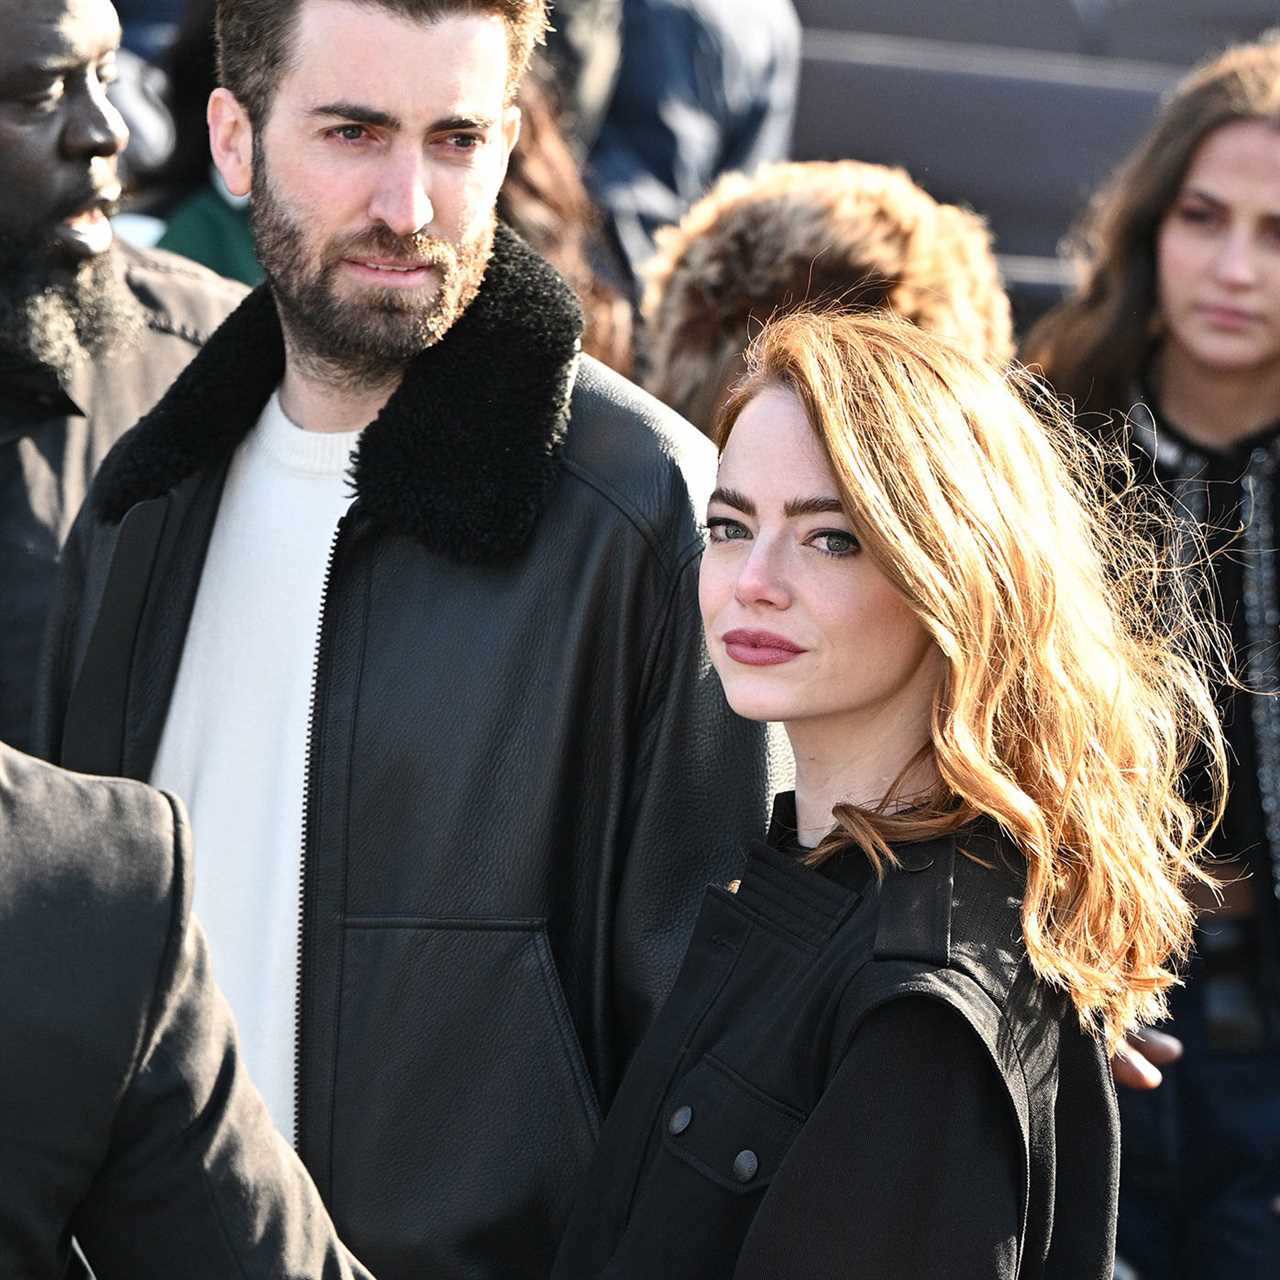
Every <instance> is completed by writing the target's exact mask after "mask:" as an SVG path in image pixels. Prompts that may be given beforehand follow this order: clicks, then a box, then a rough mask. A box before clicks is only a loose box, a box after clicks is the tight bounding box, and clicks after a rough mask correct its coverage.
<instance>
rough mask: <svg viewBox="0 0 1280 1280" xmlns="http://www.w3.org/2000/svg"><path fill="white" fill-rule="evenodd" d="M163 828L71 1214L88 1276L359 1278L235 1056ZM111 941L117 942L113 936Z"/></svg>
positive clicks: (184, 871) (177, 850) (104, 1279)
mask: <svg viewBox="0 0 1280 1280" xmlns="http://www.w3.org/2000/svg"><path fill="white" fill-rule="evenodd" d="M170 805H171V808H172V812H173V830H174V886H173V893H172V901H173V918H172V926H171V931H170V936H169V939H168V943H167V945H166V947H165V949H164V957H163V960H162V963H161V966H160V971H159V974H158V976H157V980H156V985H155V990H154V995H153V1000H152V1008H151V1018H150V1022H149V1030H148V1034H147V1035H146V1036H145V1037H144V1041H143V1047H142V1051H141V1053H140V1055H139V1059H138V1062H137V1064H136V1067H135V1070H134V1072H133V1074H132V1076H131V1078H130V1079H129V1081H128V1084H127V1086H126V1088H125V1092H124V1094H123V1096H122V1098H121V1101H120V1105H119V1109H118V1112H117V1115H116V1121H115V1125H114V1128H113V1135H112V1143H111V1150H110V1153H109V1155H108V1158H107V1160H106V1162H105V1164H104V1165H103V1167H102V1168H101V1169H100V1171H99V1173H98V1176H97V1178H96V1179H95V1181H94V1184H93V1187H92V1189H91V1192H90V1194H89V1195H88V1196H87V1197H86V1198H85V1200H84V1202H83V1204H82V1206H81V1209H80V1210H79V1211H78V1213H77V1215H76V1218H75V1220H74V1222H73V1230H74V1232H75V1235H76V1238H77V1239H78V1240H79V1242H80V1245H81V1247H82V1249H83V1251H84V1253H85V1256H86V1258H87V1259H88V1260H89V1263H90V1265H91V1266H92V1267H93V1268H94V1271H95V1273H96V1275H97V1280H114V1278H115V1277H122V1278H127V1280H147V1278H148V1277H155V1280H161V1278H162V1277H163V1278H164V1280H171V1278H172V1277H174V1276H182V1277H184V1280H215V1278H216V1280H225V1278H226V1277H229V1276H236V1277H244V1278H246V1280H250V1278H252V1280H259V1278H260V1280H293V1278H294V1277H297V1278H299V1280H301V1278H302V1277H308V1278H314V1280H362V1278H364V1277H367V1274H368V1273H367V1272H365V1271H364V1270H363V1268H361V1267H360V1265H359V1264H358V1263H357V1262H356V1261H355V1260H354V1259H353V1258H352V1257H351V1255H350V1254H349V1253H348V1252H347V1251H346V1250H345V1249H344V1248H343V1246H342V1245H341V1243H340V1242H339V1241H338V1239H337V1236H336V1234H335V1232H334V1228H333V1224H332V1223H331V1222H330V1220H329V1216H328V1214H327V1213H326V1212H325V1209H324V1206H323V1205H322V1204H321V1202H320V1198H319V1195H318V1194H317V1193H316V1190H315V1188H314V1186H313V1185H312V1183H311V1180H310V1178H309V1177H308V1176H307V1173H306V1171H305V1170H304V1169H303V1167H302V1165H301V1164H300V1163H299V1161H298V1159H297V1157H296V1156H295V1155H294V1154H293V1152H292V1151H291V1150H290V1149H289V1148H288V1146H287V1145H286V1143H285V1142H284V1140H283V1139H282V1138H281V1137H280V1135H279V1134H278V1133H277V1132H276V1130H275V1129H274V1127H273V1126H272V1124H271V1121H270V1118H269V1117H268V1114H267V1110H266V1107H265V1105H264V1104H263V1102H262V1099H261V1098H260V1097H259V1096H258V1093H257V1090H256V1089H255V1088H254V1087H253V1084H252V1082H251V1081H250V1079H249V1077H248V1075H247V1073H246V1071H245V1068H244V1065H243V1063H242V1062H241V1060H240V1058H239V1053H238V1049H237V1045H236V1038H235V1031H234V1028H233V1025H232V1020H231V1013H230V1010H229V1008H228V1006H227V1004H226V1002H225V1001H224V999H223V997H222V995H221V993H220V992H219V991H218V989H217V986H216V985H215V983H214V981H213V977H212V974H211V972H210V966H209V954H208V948H207V946H206V943H205V939H204V935H203V932H202V931H201V929H200V926H199V924H198V923H196V921H195V920H194V919H192V918H191V917H190V915H189V905H190V893H191V886H190V868H191V857H190V850H189V840H188V834H187V827H186V822H185V819H184V817H183V814H182V811H181V808H180V807H179V806H178V805H176V804H175V803H173V802H172V801H170ZM124 945H128V943H127V940H126V942H125V943H124Z"/></svg>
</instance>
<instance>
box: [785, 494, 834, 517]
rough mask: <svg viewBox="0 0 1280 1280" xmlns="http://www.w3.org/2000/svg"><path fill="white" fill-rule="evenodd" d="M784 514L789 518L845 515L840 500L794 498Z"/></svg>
mask: <svg viewBox="0 0 1280 1280" xmlns="http://www.w3.org/2000/svg"><path fill="white" fill-rule="evenodd" d="M782 510H783V512H784V513H785V514H786V515H789V516H820V515H825V514H827V513H828V512H836V513H838V514H840V515H843V514H844V503H842V502H841V501H840V499H839V498H792V499H791V501H790V502H788V503H787V505H786V506H785V507H783V508H782Z"/></svg>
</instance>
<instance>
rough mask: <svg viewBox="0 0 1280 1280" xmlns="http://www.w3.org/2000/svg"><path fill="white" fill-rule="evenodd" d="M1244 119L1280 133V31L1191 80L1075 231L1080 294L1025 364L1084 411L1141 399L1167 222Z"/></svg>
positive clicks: (1061, 310) (1042, 332)
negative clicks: (1201, 166)
mask: <svg viewBox="0 0 1280 1280" xmlns="http://www.w3.org/2000/svg"><path fill="white" fill-rule="evenodd" d="M1241 120H1259V121H1263V122H1264V123H1266V124H1269V125H1271V126H1272V127H1274V128H1276V129H1280V30H1276V31H1271V32H1268V33H1267V34H1266V35H1265V36H1262V37H1261V38H1260V39H1258V40H1256V41H1253V42H1252V43H1250V44H1241V45H1236V46H1235V47H1233V48H1231V49H1228V50H1226V52H1225V53H1222V54H1220V55H1219V56H1218V57H1216V58H1214V59H1212V60H1211V61H1209V62H1206V63H1204V64H1203V65H1201V66H1200V67H1198V68H1197V69H1196V70H1194V71H1193V72H1191V74H1190V75H1188V76H1187V77H1186V78H1185V79H1184V80H1182V81H1181V82H1180V83H1179V84H1178V86H1177V87H1176V88H1175V89H1174V90H1173V93H1172V94H1171V95H1170V97H1169V99H1168V100H1167V101H1166V103H1165V105H1164V107H1163V109H1162V110H1161V112H1160V114H1159V116H1158V117H1157V119H1156V123H1155V127H1154V128H1153V129H1152V130H1151V132H1150V133H1149V134H1148V135H1147V137H1146V138H1145V139H1144V140H1143V142H1142V143H1140V144H1139V146H1138V147H1137V149H1136V150H1135V151H1134V152H1132V154H1130V156H1129V157H1128V158H1127V159H1126V160H1125V161H1124V162H1123V163H1122V164H1121V165H1120V167H1119V168H1118V169H1117V170H1116V171H1115V173H1114V174H1113V175H1112V177H1111V179H1110V181H1109V182H1108V183H1107V184H1106V185H1105V186H1104V187H1103V188H1102V189H1101V190H1100V191H1099V192H1098V194H1097V195H1096V196H1095V197H1094V199H1093V201H1092V203H1091V205H1090V207H1089V209H1088V211H1087V212H1086V214H1085V216H1084V218H1083V219H1082V220H1081V222H1080V224H1079V225H1078V227H1077V228H1076V229H1075V230H1074V231H1073V233H1072V235H1071V237H1070V239H1069V241H1068V245H1069V249H1070V251H1071V252H1072V254H1073V255H1074V256H1075V257H1076V258H1077V260H1078V262H1079V265H1080V267H1081V284H1080V287H1079V290H1078V292H1077V293H1076V294H1075V295H1074V296H1073V297H1071V298H1069V299H1068V300H1067V301H1066V302H1064V303H1062V304H1061V305H1060V306H1058V307H1056V308H1055V309H1054V310H1053V311H1051V312H1050V313H1049V314H1048V315H1047V316H1045V317H1043V318H1042V319H1041V320H1040V322H1039V323H1038V324H1037V325H1035V327H1034V328H1033V329H1032V330H1031V333H1030V334H1029V335H1028V337H1027V340H1026V343H1025V345H1024V349H1023V359H1024V360H1025V361H1026V362H1027V363H1028V364H1033V365H1039V366H1040V368H1041V369H1042V370H1043V371H1044V374H1045V376H1046V377H1047V378H1048V380H1049V381H1050V382H1051V383H1052V384H1053V386H1054V388H1055V390H1057V392H1058V393H1059V394H1060V395H1062V396H1065V397H1068V398H1069V399H1071V400H1072V401H1074V403H1075V405H1076V407H1077V408H1093V409H1097V410H1101V411H1105V412H1111V411H1114V410H1117V409H1119V410H1123V409H1125V408H1126V407H1127V406H1128V404H1129V403H1130V401H1131V400H1132V399H1133V392H1134V389H1135V387H1136V385H1137V383H1138V381H1139V379H1140V378H1141V376H1142V373H1143V370H1144V369H1145V368H1146V366H1147V364H1148V362H1149V361H1150V358H1151V354H1152V349H1153V346H1154V344H1155V342H1156V341H1157V339H1158V332H1157V331H1158V325H1157V324H1156V310H1157V299H1156V236H1157V234H1158V232H1159V228H1160V222H1161V220H1162V219H1163V218H1164V216H1165V214H1166V213H1167V212H1168V210H1169V208H1170V207H1171V206H1172V205H1173V203H1174V201H1175V200H1176V199H1177V196H1178V192H1179V190H1180V189H1181V187H1182V182H1183V179H1184V178H1185V176H1186V172H1187V169H1188V168H1189V166H1190V164H1191V160H1192V157H1193V156H1194V154H1195V151H1196V148H1197V147H1199V145H1200V143H1201V142H1202V141H1204V139H1205V138H1206V137H1207V136H1208V135H1209V134H1210V133H1212V132H1213V131H1214V130H1215V129H1219V128H1221V127H1222V126H1223V125H1227V124H1232V123H1235V122H1236V121H1241Z"/></svg>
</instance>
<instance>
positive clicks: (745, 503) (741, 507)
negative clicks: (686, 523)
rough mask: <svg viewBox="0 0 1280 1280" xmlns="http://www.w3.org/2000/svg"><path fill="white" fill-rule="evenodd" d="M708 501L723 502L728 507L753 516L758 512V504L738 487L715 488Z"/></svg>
mask: <svg viewBox="0 0 1280 1280" xmlns="http://www.w3.org/2000/svg"><path fill="white" fill-rule="evenodd" d="M708 501H709V502H722V503H724V505H725V506H726V507H732V508H733V509H734V510H735V511H741V512H742V514H743V515H744V516H753V515H755V513H756V504H755V503H754V502H752V501H751V499H750V498H748V497H745V496H744V495H743V494H741V493H739V492H738V491H737V490H736V489H714V490H712V493H711V497H710V498H709V499H708Z"/></svg>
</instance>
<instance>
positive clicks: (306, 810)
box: [293, 515, 347, 1155]
mask: <svg viewBox="0 0 1280 1280" xmlns="http://www.w3.org/2000/svg"><path fill="white" fill-rule="evenodd" d="M346 519H347V517H346V516H345V515H343V516H339V517H338V524H337V527H336V528H335V529H334V531H333V539H332V541H331V542H330V543H329V559H328V560H327V561H326V563H325V567H324V580H323V582H322V584H321V587H320V613H319V619H318V621H317V623H316V649H315V662H314V664H313V665H312V668H311V704H310V708H309V710H308V712H307V736H306V739H305V745H304V747H303V750H304V753H305V763H304V765H303V771H302V830H301V839H302V857H301V862H300V867H299V879H300V884H299V889H298V969H297V987H296V990H295V992H294V1006H293V1147H294V1150H295V1151H297V1152H298V1154H299V1155H301V1153H302V993H303V990H304V983H305V982H306V978H307V945H306V938H307V917H308V915H309V914H310V913H309V911H308V907H309V906H310V899H311V897H312V896H313V894H312V892H311V878H310V877H309V876H308V875H307V866H308V860H307V848H308V845H309V843H310V837H311V810H312V806H313V803H314V791H315V775H314V772H313V770H312V767H311V766H312V748H313V746H314V744H315V732H316V710H317V707H318V704H319V701H320V664H321V659H322V658H323V655H324V638H325V636H324V624H325V607H326V605H327V604H328V600H329V588H330V586H331V585H332V583H333V565H334V561H335V560H336V559H337V555H338V541H339V539H340V538H341V537H342V526H343V525H344V524H345V523H346Z"/></svg>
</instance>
